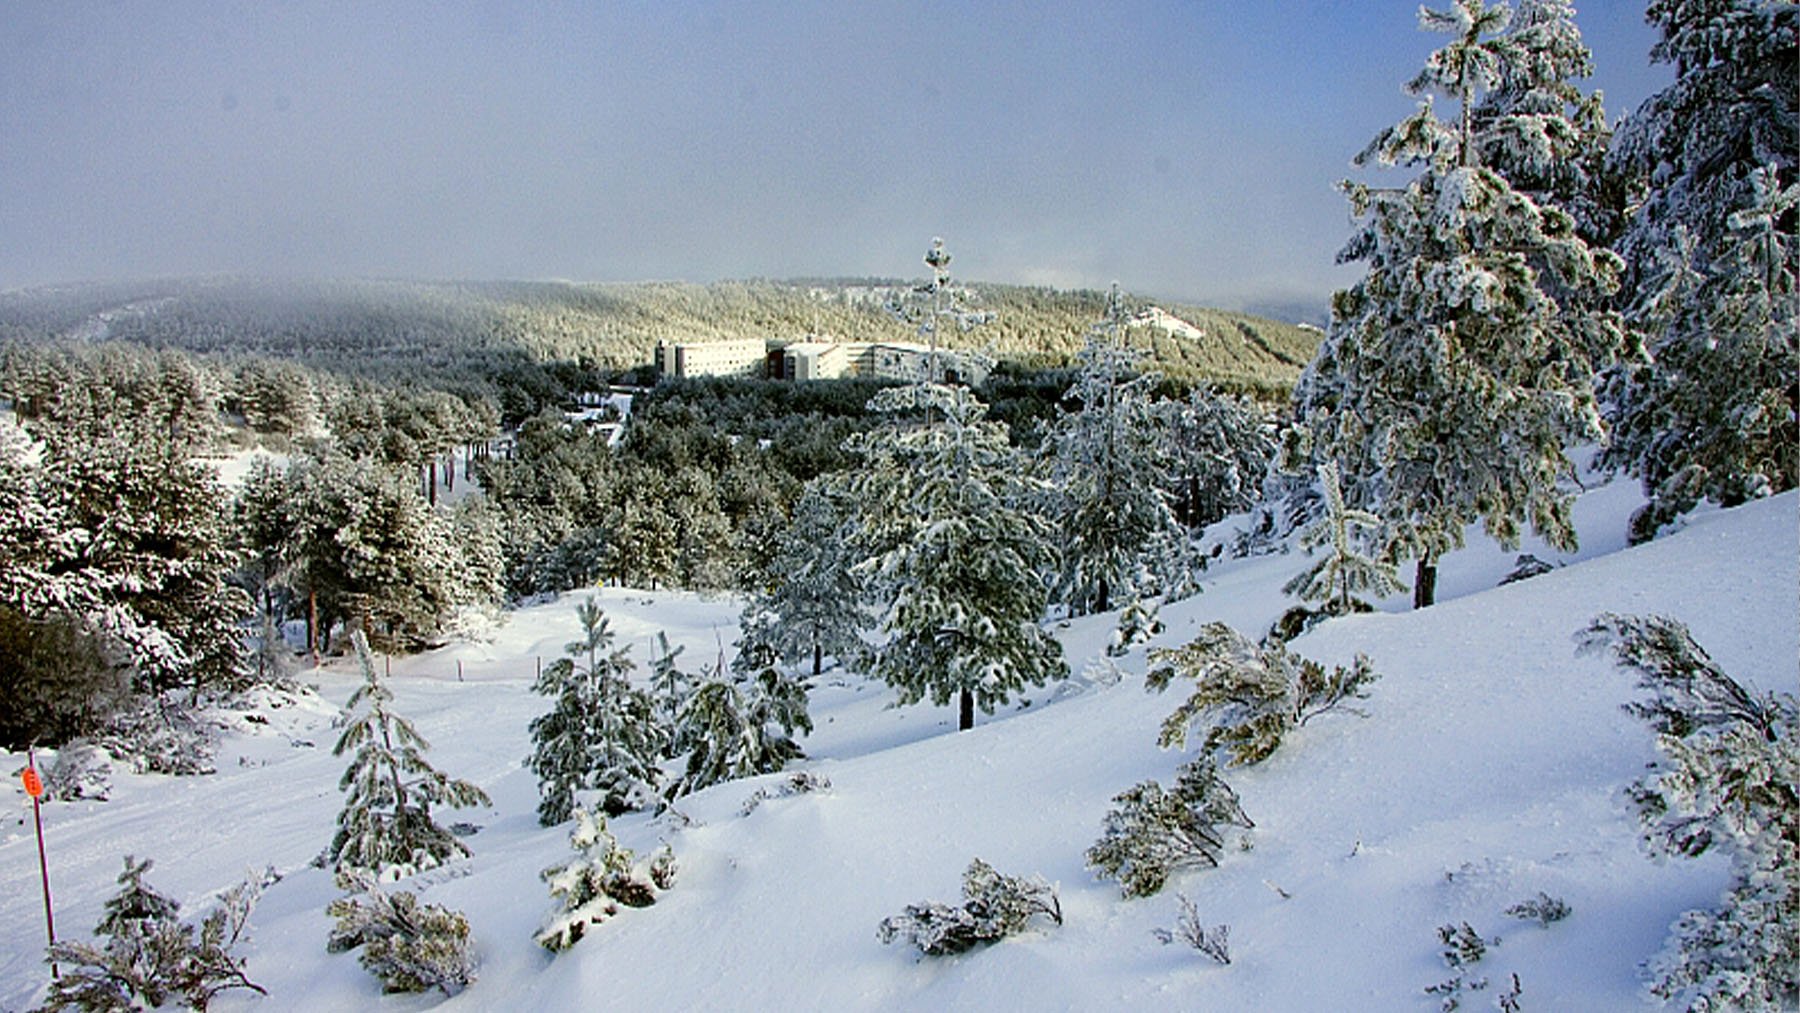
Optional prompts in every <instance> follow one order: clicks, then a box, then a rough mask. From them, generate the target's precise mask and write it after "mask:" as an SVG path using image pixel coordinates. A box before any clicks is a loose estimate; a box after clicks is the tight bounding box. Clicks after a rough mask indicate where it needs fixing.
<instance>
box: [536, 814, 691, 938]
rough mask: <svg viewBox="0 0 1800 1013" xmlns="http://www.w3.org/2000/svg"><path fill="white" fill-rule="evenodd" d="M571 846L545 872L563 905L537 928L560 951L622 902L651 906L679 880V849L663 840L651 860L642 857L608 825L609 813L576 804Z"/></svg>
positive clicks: (546, 878) (553, 893)
mask: <svg viewBox="0 0 1800 1013" xmlns="http://www.w3.org/2000/svg"><path fill="white" fill-rule="evenodd" d="M569 847H571V848H574V849H575V851H576V856H575V857H574V858H573V859H571V860H570V861H569V862H567V863H565V864H563V865H557V866H552V867H550V868H548V869H545V870H544V872H543V877H542V878H543V880H544V882H546V883H548V884H550V896H552V897H555V898H557V899H558V900H560V901H561V902H562V907H561V908H560V909H559V910H557V911H556V912H554V913H553V914H552V915H551V916H550V920H549V921H548V922H547V923H546V924H545V925H544V927H543V928H542V929H540V930H539V931H538V934H537V936H536V938H537V941H538V944H539V945H540V946H542V947H544V948H545V949H547V950H550V951H552V952H561V951H563V950H566V949H568V948H569V947H571V946H574V945H575V944H576V943H578V942H580V941H581V937H582V936H584V935H586V934H587V930H588V929H589V928H590V927H591V926H595V925H598V924H600V923H601V922H603V921H606V920H607V919H608V918H611V917H612V916H613V915H616V914H618V913H619V906H620V905H624V906H625V907H649V906H650V905H652V904H654V903H656V898H657V895H658V894H659V893H661V892H662V891H664V890H668V889H670V888H672V887H673V886H674V885H675V854H674V852H673V851H671V850H669V848H668V846H667V845H665V846H664V847H663V848H662V849H661V850H659V851H657V853H656V854H655V855H653V856H651V858H650V860H649V861H648V862H642V863H640V862H638V861H637V858H636V856H635V855H633V854H632V852H631V850H630V849H629V848H623V847H620V846H619V842H618V841H617V840H616V839H615V838H614V837H613V835H612V832H611V831H610V830H608V829H606V817H605V816H601V815H596V814H595V813H593V812H591V811H590V810H587V809H576V810H575V829H573V830H571V831H570V832H569Z"/></svg>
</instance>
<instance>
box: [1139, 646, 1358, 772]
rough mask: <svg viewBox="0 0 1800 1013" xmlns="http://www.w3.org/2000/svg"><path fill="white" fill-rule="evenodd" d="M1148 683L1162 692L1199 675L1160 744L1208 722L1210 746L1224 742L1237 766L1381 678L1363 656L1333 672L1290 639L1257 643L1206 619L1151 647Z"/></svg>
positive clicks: (1182, 739) (1172, 743)
mask: <svg viewBox="0 0 1800 1013" xmlns="http://www.w3.org/2000/svg"><path fill="white" fill-rule="evenodd" d="M1150 664H1151V667H1150V672H1149V674H1148V676H1147V677H1146V679H1145V683H1146V685H1147V686H1148V688H1150V689H1153V690H1156V691H1158V692H1161V691H1162V690H1165V689H1167V688H1168V687H1169V683H1170V682H1172V681H1174V679H1175V678H1176V677H1177V676H1181V677H1183V678H1188V679H1192V680H1194V684H1195V685H1194V692H1193V695H1192V696H1190V697H1188V699H1187V700H1186V701H1185V702H1183V703H1182V705H1181V706H1180V707H1177V708H1176V709H1175V712H1174V713H1173V714H1170V715H1169V717H1168V718H1167V719H1166V720H1164V721H1163V726H1162V732H1161V734H1160V735H1158V736H1157V742H1158V743H1159V744H1160V745H1162V746H1163V747H1164V748H1169V747H1176V748H1180V747H1183V746H1186V745H1187V738H1188V730H1189V729H1190V728H1193V727H1198V726H1200V725H1201V724H1205V725H1206V726H1207V731H1206V742H1205V749H1206V751H1207V752H1208V753H1211V752H1212V751H1213V750H1214V749H1219V748H1223V749H1224V750H1225V751H1226V753H1227V755H1228V757H1229V761H1230V763H1231V765H1232V766H1234V767H1235V766H1246V765H1248V764H1252V763H1258V762H1260V761H1262V760H1266V759H1268V758H1269V755H1270V754H1271V753H1273V752H1275V750H1276V748H1277V747H1279V746H1280V745H1281V740H1282V737H1283V736H1285V735H1286V734H1287V733H1288V732H1291V731H1293V730H1294V729H1295V728H1299V727H1300V726H1302V725H1304V724H1306V723H1307V722H1308V721H1310V720H1312V719H1313V718H1315V717H1317V716H1318V715H1320V714H1323V713H1325V712H1326V711H1329V710H1337V709H1340V708H1341V709H1346V710H1348V709H1349V708H1348V707H1346V706H1345V703H1346V701H1348V700H1351V699H1358V700H1360V699H1363V698H1366V697H1367V696H1368V695H1369V693H1368V685H1369V683H1371V682H1374V681H1375V679H1376V678H1377V677H1378V676H1377V674H1376V672H1375V670H1374V668H1373V667H1372V666H1371V665H1370V663H1369V659H1368V658H1367V657H1365V656H1363V655H1361V654H1358V655H1357V656H1356V660H1355V662H1354V663H1352V664H1351V666H1350V667H1349V668H1345V667H1343V666H1342V665H1337V666H1333V667H1332V669H1331V670H1330V671H1329V672H1328V671H1326V670H1325V666H1323V665H1321V664H1319V663H1318V662H1316V661H1308V660H1307V659H1305V658H1302V657H1301V656H1299V655H1298V654H1295V653H1294V652H1293V651H1290V650H1288V648H1287V645H1285V644H1283V643H1281V642H1279V641H1275V642H1273V643H1271V644H1270V645H1269V646H1267V647H1258V646H1257V645H1256V644H1253V643H1251V642H1250V640H1249V639H1247V638H1246V637H1245V636H1244V635H1243V634H1241V633H1239V632H1237V631H1236V630H1234V629H1232V628H1231V627H1229V626H1227V625H1225V624H1224V623H1207V624H1206V625H1205V626H1204V627H1202V628H1201V630H1200V635H1199V636H1198V637H1195V638H1194V639H1193V640H1192V641H1191V642H1189V643H1187V644H1184V645H1182V646H1181V647H1175V648H1160V649H1157V650H1153V651H1151V652H1150Z"/></svg>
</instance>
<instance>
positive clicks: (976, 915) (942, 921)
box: [875, 858, 1063, 957]
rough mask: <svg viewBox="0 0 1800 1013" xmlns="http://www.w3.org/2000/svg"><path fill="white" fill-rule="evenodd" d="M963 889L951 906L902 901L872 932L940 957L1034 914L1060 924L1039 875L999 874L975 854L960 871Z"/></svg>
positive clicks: (1007, 930)
mask: <svg viewBox="0 0 1800 1013" xmlns="http://www.w3.org/2000/svg"><path fill="white" fill-rule="evenodd" d="M962 892H963V902H962V904H960V905H958V906H956V907H951V906H949V905H948V904H939V903H936V902H933V901H926V902H924V903H921V904H908V905H906V909H905V910H904V911H902V912H901V913H900V914H897V915H892V916H890V917H887V918H883V919H882V920H881V924H880V925H878V926H877V927H876V929H875V938H877V939H879V940H881V941H882V942H883V943H892V942H893V941H894V940H896V939H905V940H906V941H908V942H910V943H912V944H913V945H914V946H916V947H918V949H919V952H920V953H922V954H924V955H925V956H928V957H941V956H945V955H948V954H952V953H962V952H964V951H966V950H972V949H974V948H975V947H977V946H983V945H986V944H988V943H992V942H996V941H998V940H1000V939H1004V938H1006V937H1007V936H1011V935H1016V934H1018V933H1020V932H1023V931H1025V927H1026V925H1028V924H1029V923H1030V921H1031V919H1033V918H1035V917H1038V916H1039V915H1042V916H1043V917H1046V918H1049V919H1050V920H1051V921H1053V922H1055V923H1056V924H1058V925H1061V924H1062V920H1063V917H1062V901H1061V900H1059V899H1058V898H1057V896H1056V891H1055V889H1053V888H1052V887H1051V886H1050V884H1048V883H1046V882H1044V881H1043V879H1042V878H1041V877H1035V876H1034V877H1032V878H1029V879H1027V878H1025V877H1023V876H1006V875H1002V874H1001V873H1000V872H998V871H997V870H995V868H994V867H993V866H991V865H989V864H987V863H986V862H984V861H982V860H981V859H979V858H977V859H975V860H973V861H971V862H970V863H969V867H968V869H967V870H965V871H964V872H963V882H962Z"/></svg>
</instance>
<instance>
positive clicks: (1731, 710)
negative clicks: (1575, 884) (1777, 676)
mask: <svg viewBox="0 0 1800 1013" xmlns="http://www.w3.org/2000/svg"><path fill="white" fill-rule="evenodd" d="M1578 641H1579V642H1580V643H1581V645H1582V647H1583V648H1584V649H1585V650H1590V651H1591V650H1597V649H1602V648H1607V647H1610V648H1611V650H1612V653H1613V657H1614V658H1615V660H1616V661H1617V662H1618V663H1619V664H1620V665H1621V666H1622V667H1625V668H1628V669H1631V670H1633V671H1635V672H1637V674H1638V687H1639V688H1640V689H1643V690H1646V691H1647V692H1648V693H1649V694H1650V696H1649V698H1648V699H1647V700H1642V701H1637V702H1633V703H1631V704H1627V705H1626V708H1625V709H1626V710H1627V711H1630V712H1631V713H1632V714H1635V715H1636V716H1638V717H1640V718H1643V719H1644V720H1645V721H1647V722H1649V724H1650V726H1651V727H1652V728H1653V729H1655V731H1656V732H1657V738H1656V746H1657V749H1658V751H1659V752H1661V753H1662V758H1661V759H1660V760H1658V761H1657V762H1656V763H1655V764H1654V765H1653V766H1652V767H1651V770H1650V772H1649V773H1648V774H1646V775H1644V776H1643V777H1642V778H1640V779H1639V780H1638V781H1637V782H1636V783H1634V784H1633V785H1632V786H1631V788H1630V794H1631V797H1632V799H1633V800H1634V801H1635V802H1636V803H1637V807H1638V820H1639V822H1640V824H1641V825H1642V831H1643V834H1642V837H1643V843H1644V846H1645V848H1646V850H1648V851H1649V852H1650V854H1651V855H1653V856H1655V857H1656V858H1657V859H1659V860H1660V859H1662V858H1665V857H1667V856H1670V855H1679V856H1682V857H1688V858H1694V857H1698V856H1700V855H1703V854H1706V853H1707V852H1709V851H1712V850H1713V849H1714V848H1715V847H1716V848H1717V849H1718V850H1720V851H1724V852H1726V854H1727V855H1729V857H1730V859H1731V868H1732V882H1731V886H1730V888H1729V889H1728V890H1727V891H1726V894H1725V897H1724V900H1723V903H1722V904H1721V905H1720V906H1719V908H1718V909H1717V910H1711V911H1706V910H1695V911H1689V912H1686V913H1685V914H1683V915H1682V916H1681V917H1680V918H1679V919H1677V920H1676V922H1675V924H1674V925H1673V926H1672V927H1671V931H1670V935H1669V940H1668V942H1667V943H1666V944H1665V945H1664V947H1663V951H1662V953H1660V954H1659V955H1657V956H1656V957H1655V958H1653V959H1652V960H1650V961H1649V962H1648V964H1647V965H1646V966H1647V970H1648V971H1649V973H1650V977H1651V982H1650V992H1651V993H1652V994H1653V995H1656V996H1658V997H1660V998H1661V999H1663V1000H1664V1001H1665V1002H1679V1003H1681V1004H1682V1005H1683V1008H1685V1009H1690V1010H1715V1009H1733V1010H1771V1011H1773V1010H1790V1009H1795V1008H1800V932H1797V931H1796V925H1795V922H1796V914H1795V912H1796V911H1800V882H1796V880H1795V872H1794V870H1795V869H1797V868H1800V816H1797V815H1796V814H1800V707H1796V706H1795V702H1794V698H1793V697H1792V696H1791V695H1789V694H1786V693H1757V692H1755V691H1754V690H1753V689H1750V688H1747V687H1745V686H1744V685H1742V684H1741V683H1739V682H1738V681H1737V680H1735V679H1733V678H1731V677H1730V676H1729V675H1727V674H1726V673H1725V672H1724V671H1723V670H1722V669H1720V668H1719V666H1718V665H1717V664H1716V663H1715V662H1714V661H1713V660H1712V658H1711V657H1709V656H1708V655H1707V653H1706V651H1705V650H1703V649H1702V648H1701V647H1700V645H1699V644H1697V643H1695V642H1694V639H1693V636H1692V635H1691V634H1689V632H1688V630H1687V627H1685V626H1683V625H1682V624H1681V623H1679V622H1675V621H1674V620H1671V619H1666V618H1663V617H1660V616H1652V617H1649V618H1642V617H1638V616H1618V615H1610V614H1608V615H1601V616H1598V617H1596V618H1595V620H1594V621H1593V623H1591V624H1590V625H1589V626H1588V628H1587V629H1586V630H1583V631H1582V633H1581V634H1579V635H1578Z"/></svg>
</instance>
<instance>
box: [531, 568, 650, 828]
mask: <svg viewBox="0 0 1800 1013" xmlns="http://www.w3.org/2000/svg"><path fill="white" fill-rule="evenodd" d="M575 615H576V618H577V619H579V620H580V622H581V639H580V640H576V641H573V642H571V643H570V644H568V645H567V646H566V647H565V648H564V650H565V651H566V652H567V654H566V655H565V656H564V657H562V658H558V659H557V660H556V661H555V662H554V663H552V664H551V665H549V666H548V667H546V668H545V669H544V671H543V674H542V675H540V676H539V677H538V681H537V685H536V686H535V687H534V689H535V690H536V691H537V692H539V693H542V694H544V695H546V696H550V697H552V698H553V700H554V703H552V705H551V709H550V712H549V713H547V714H544V715H542V716H540V717H538V718H535V719H533V720H532V722H531V740H532V742H533V744H534V748H533V751H532V754H531V757H530V759H528V760H527V761H526V765H527V766H529V767H530V768H531V770H532V772H534V773H535V774H537V776H538V795H539V801H538V822H539V823H541V824H543V825H544V826H551V825H554V824H557V823H561V822H562V821H563V820H566V819H568V818H569V814H570V812H572V811H573V809H574V805H575V792H577V791H583V790H594V791H598V792H601V793H602V795H603V800H602V807H603V808H604V809H605V810H606V812H608V813H610V814H614V815H616V814H618V813H622V812H626V811H628V810H632V809H641V808H643V807H644V806H645V805H648V804H649V803H650V801H651V800H652V799H654V798H655V794H656V786H657V783H658V781H659V780H660V779H661V776H662V772H661V770H660V769H659V768H658V766H657V763H658V761H659V759H660V758H661V756H662V752H663V746H664V742H665V733H664V730H663V728H662V726H661V725H660V724H659V723H658V722H657V720H656V714H655V703H654V702H653V701H652V700H651V698H650V695H649V694H648V693H646V692H644V691H643V690H641V689H638V688H637V687H635V686H632V685H631V682H630V676H631V672H632V670H633V669H634V668H635V667H636V666H634V665H633V664H632V663H631V659H630V658H628V657H626V654H627V653H628V652H629V650H630V648H626V647H621V648H618V649H614V648H613V646H612V644H613V632H612V629H611V627H610V626H609V624H608V623H607V621H606V616H605V615H604V613H603V612H602V610H601V608H600V606H599V604H598V603H597V602H596V601H595V600H594V599H593V598H591V597H590V598H588V599H587V600H586V601H584V602H582V603H581V604H580V605H577V606H576V609H575Z"/></svg>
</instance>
